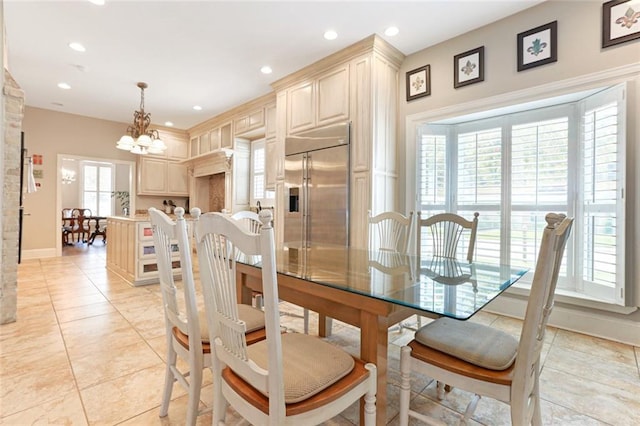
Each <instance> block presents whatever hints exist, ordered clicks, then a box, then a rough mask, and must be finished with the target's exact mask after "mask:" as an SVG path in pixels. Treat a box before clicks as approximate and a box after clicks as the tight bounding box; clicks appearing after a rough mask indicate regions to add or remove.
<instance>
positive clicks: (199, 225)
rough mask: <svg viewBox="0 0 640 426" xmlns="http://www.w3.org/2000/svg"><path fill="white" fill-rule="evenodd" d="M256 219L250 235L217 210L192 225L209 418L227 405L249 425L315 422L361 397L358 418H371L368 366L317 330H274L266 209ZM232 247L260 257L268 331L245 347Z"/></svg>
mask: <svg viewBox="0 0 640 426" xmlns="http://www.w3.org/2000/svg"><path fill="white" fill-rule="evenodd" d="M260 218H261V221H262V224H263V225H262V229H261V230H260V234H257V235H256V234H250V233H247V232H245V231H244V230H243V229H242V228H241V227H240V226H239V225H238V224H237V223H236V222H235V221H233V220H232V219H230V218H229V217H227V216H225V215H223V214H220V213H207V214H204V215H202V216H201V217H200V218H199V220H197V221H196V222H195V224H194V226H195V238H196V247H197V250H198V259H199V264H200V278H201V281H202V287H203V294H204V297H205V310H206V313H207V321H208V324H209V330H210V340H211V342H212V347H213V350H212V353H211V355H212V364H213V381H214V391H213V393H214V396H213V400H214V409H213V415H214V418H213V424H215V425H218V424H223V421H224V419H225V414H226V408H227V405H228V404H231V406H233V408H235V410H236V411H237V412H238V413H239V414H240V415H241V416H242V417H243V418H245V419H246V420H247V421H248V422H250V423H251V424H260V425H267V424H269V425H282V424H318V423H321V422H323V421H326V420H329V419H331V418H332V417H334V416H336V415H337V414H339V413H341V412H342V411H343V410H344V409H346V408H347V407H348V406H349V405H351V404H353V403H355V402H357V401H358V400H359V399H360V398H361V397H364V398H365V413H366V415H365V424H366V425H373V424H375V418H376V411H375V392H376V379H377V378H376V375H377V373H376V367H375V365H373V364H365V363H364V362H362V361H360V360H359V359H357V358H354V357H353V356H351V355H349V354H348V353H347V352H345V351H343V350H341V349H339V348H337V347H336V346H334V345H331V344H330V343H327V342H325V341H323V340H322V339H319V338H317V337H313V336H309V335H307V334H299V333H285V334H281V332H280V313H279V309H278V306H279V305H278V283H277V277H276V263H275V242H274V232H273V228H272V226H271V220H272V213H271V211H269V210H263V211H262V212H260ZM236 249H238V250H240V251H241V252H243V253H245V254H247V255H254V256H257V255H259V256H261V259H262V268H261V269H262V288H263V294H264V304H265V319H266V328H267V338H266V340H263V341H261V342H258V343H255V344H253V345H251V346H247V344H246V338H245V333H244V332H245V323H244V322H243V321H241V320H240V319H239V317H238V311H237V306H238V305H237V298H236V271H235V262H236V261H235V255H234V253H235V250H236ZM214 333H217V334H214Z"/></svg>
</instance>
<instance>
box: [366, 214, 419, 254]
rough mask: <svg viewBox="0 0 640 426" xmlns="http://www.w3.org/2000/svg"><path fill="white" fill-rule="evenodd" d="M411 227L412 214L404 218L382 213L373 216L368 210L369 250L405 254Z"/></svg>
mask: <svg viewBox="0 0 640 426" xmlns="http://www.w3.org/2000/svg"><path fill="white" fill-rule="evenodd" d="M412 225H413V212H409V215H408V216H405V215H403V214H401V213H398V212H384V213H380V214H377V215H375V216H372V215H371V210H369V250H385V251H394V252H398V253H402V254H407V252H408V251H409V238H410V236H411V227H412Z"/></svg>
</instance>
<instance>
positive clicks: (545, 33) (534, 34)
mask: <svg viewBox="0 0 640 426" xmlns="http://www.w3.org/2000/svg"><path fill="white" fill-rule="evenodd" d="M557 30H558V21H553V22H549V23H548V24H544V25H541V26H539V27H536V28H533V29H531V30H529V31H525V32H523V33H520V34H518V71H524V70H528V69H529V68H534V67H538V66H540V65H544V64H550V63H551V62H556V61H557V60H558V47H557V46H558V35H557V32H558V31H557Z"/></svg>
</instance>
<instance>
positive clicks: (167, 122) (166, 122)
mask: <svg viewBox="0 0 640 426" xmlns="http://www.w3.org/2000/svg"><path fill="white" fill-rule="evenodd" d="M164 125H165V126H167V127H173V122H172V121H165V122H164Z"/></svg>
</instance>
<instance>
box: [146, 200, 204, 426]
mask: <svg viewBox="0 0 640 426" xmlns="http://www.w3.org/2000/svg"><path fill="white" fill-rule="evenodd" d="M175 213H176V216H177V221H175V222H174V221H173V220H171V219H170V218H169V217H168V216H167V215H166V214H164V213H163V212H161V211H160V210H158V209H156V208H153V207H152V208H150V209H149V217H150V220H151V226H152V229H153V245H154V249H155V253H156V256H157V261H158V273H159V277H160V290H161V292H162V302H163V305H164V314H165V315H164V318H165V327H166V336H167V357H166V371H165V380H164V391H163V395H162V405H161V406H160V417H165V416H166V415H167V414H168V413H169V402H170V401H171V394H172V391H173V383H174V382H175V381H178V382H179V383H180V384H181V385H182V386H183V387H185V389H187V391H188V393H189V400H188V403H187V423H186V424H187V425H195V423H196V417H197V416H198V415H200V414H202V413H201V412H199V403H200V389H201V388H202V369H203V368H204V367H209V366H210V362H209V360H210V358H209V356H205V354H208V353H209V352H210V348H209V344H208V342H203V341H202V338H201V328H200V326H201V324H200V319H199V318H198V308H197V301H196V293H195V286H194V282H193V272H192V265H191V256H190V254H189V242H188V241H189V237H188V235H187V228H186V223H185V219H184V209H182V208H181V207H179V208H177V209H176V212H175ZM178 224H180V225H178ZM182 225H184V226H182ZM185 248H186V250H185ZM176 252H179V253H180V261H179V262H180V269H181V274H182V287H183V294H184V305H181V304H180V303H179V301H178V288H177V287H176V285H175V282H174V279H173V265H174V262H175V254H176ZM202 325H203V326H206V323H204V324H202ZM205 330H206V329H205ZM207 333H208V331H207ZM190 337H191V338H190ZM178 356H180V357H181V358H182V359H184V360H185V361H186V362H187V363H188V365H189V369H188V371H186V372H181V371H180V370H178V367H177V357H178Z"/></svg>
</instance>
